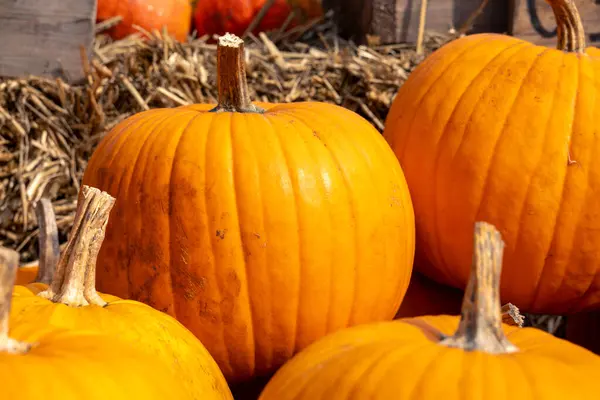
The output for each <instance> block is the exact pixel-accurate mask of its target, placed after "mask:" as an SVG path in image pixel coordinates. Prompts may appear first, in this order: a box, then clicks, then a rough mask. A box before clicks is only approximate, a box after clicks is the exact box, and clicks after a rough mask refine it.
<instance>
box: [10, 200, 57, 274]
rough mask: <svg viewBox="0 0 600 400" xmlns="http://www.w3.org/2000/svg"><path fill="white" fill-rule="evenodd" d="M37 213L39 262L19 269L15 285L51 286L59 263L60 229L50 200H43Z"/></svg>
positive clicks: (39, 203)
mask: <svg viewBox="0 0 600 400" xmlns="http://www.w3.org/2000/svg"><path fill="white" fill-rule="evenodd" d="M35 213H36V218H37V220H38V225H39V235H38V245H39V246H38V247H39V261H38V262H34V263H31V264H28V265H23V266H21V267H20V268H18V270H17V278H16V280H15V285H26V284H28V283H32V282H40V283H46V284H49V283H50V282H52V277H53V275H54V269H55V267H56V263H57V262H58V254H59V245H58V227H57V226H56V217H55V215H54V209H53V208H52V203H51V202H50V200H49V199H47V198H45V197H44V198H41V199H40V200H39V201H38V202H37V204H36V206H35Z"/></svg>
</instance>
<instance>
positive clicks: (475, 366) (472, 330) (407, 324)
mask: <svg viewBox="0 0 600 400" xmlns="http://www.w3.org/2000/svg"><path fill="white" fill-rule="evenodd" d="M503 247H504V243H503V242H502V239H501V236H500V233H499V232H498V231H497V230H496V229H495V228H494V227H493V226H492V225H490V224H487V223H484V222H479V223H477V224H476V226H475V244H474V250H473V251H474V257H473V264H472V273H471V279H470V281H469V284H468V285H467V289H466V292H465V296H464V301H463V306H462V315H461V317H455V316H445V315H441V316H426V317H418V318H408V319H402V320H396V321H391V322H382V323H379V324H367V325H362V326H358V327H352V328H348V329H344V330H341V331H338V332H336V333H333V334H331V335H329V336H327V337H325V338H323V339H321V340H319V341H317V342H315V343H313V344H312V345H311V346H309V347H307V348H306V349H305V350H304V351H302V352H301V353H299V354H298V355H296V356H295V357H294V358H292V359H291V360H290V361H289V362H288V363H287V364H286V365H284V366H283V367H282V368H281V369H280V370H279V371H278V372H277V373H276V374H275V376H274V377H273V379H272V380H271V381H270V382H269V383H268V384H267V386H266V388H265V390H264V391H263V392H262V394H261V396H260V400H291V399H294V400H350V399H398V400H412V399H414V400H439V399H445V400H464V399H486V400H500V399H509V398H510V399H544V400H561V399H581V400H593V399H597V398H598V377H599V376H600V357H598V356H596V355H595V354H593V353H591V352H589V351H588V350H586V349H584V348H581V347H578V346H576V345H574V344H572V343H569V342H567V341H566V340H562V339H558V338H556V337H554V336H552V335H551V334H549V333H547V332H543V331H541V330H538V329H535V328H518V327H514V326H508V325H506V324H503V323H502V317H501V307H500V296H499V279H500V273H501V266H502V251H503Z"/></svg>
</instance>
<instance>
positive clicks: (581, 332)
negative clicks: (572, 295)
mask: <svg viewBox="0 0 600 400" xmlns="http://www.w3.org/2000/svg"><path fill="white" fill-rule="evenodd" d="M566 328H567V329H566V335H565V339H567V340H568V341H570V342H573V343H575V344H577V345H579V346H582V347H585V348H586V349H588V350H590V351H592V352H594V353H595V354H598V355H600V311H591V312H587V313H578V314H573V315H569V317H568V318H567V326H566Z"/></svg>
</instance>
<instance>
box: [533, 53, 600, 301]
mask: <svg viewBox="0 0 600 400" xmlns="http://www.w3.org/2000/svg"><path fill="white" fill-rule="evenodd" d="M577 67H578V74H577V76H578V77H579V78H578V80H577V90H576V91H575V111H574V112H573V115H572V118H571V123H570V126H571V134H570V135H569V143H568V144H567V146H568V151H569V152H570V150H571V147H572V143H573V138H574V133H575V128H576V123H575V122H576V121H577V119H578V118H577V113H578V111H579V112H581V108H582V107H581V106H580V102H581V101H582V99H581V91H580V89H579V88H580V86H581V83H582V79H581V76H582V61H581V60H579V62H578V63H577ZM589 70H590V72H591V73H593V71H594V69H593V68H590V69H589ZM593 81H594V82H596V81H597V77H596V76H594V78H593ZM594 100H595V102H594V103H595V104H594V111H596V110H597V109H598V103H599V102H598V99H597V96H596V99H594ZM578 105H579V107H578ZM593 115H597V114H596V113H594V114H593ZM596 148H597V146H593V147H591V150H590V152H591V156H590V159H591V160H595V159H596V158H595V155H596ZM565 168H566V169H567V171H566V172H565V182H564V183H563V194H562V195H561V200H560V201H561V205H562V202H563V199H564V193H565V189H566V187H567V179H568V178H569V177H573V174H569V169H570V166H569V165H568V163H566V166H565ZM592 171H593V168H588V169H587V171H586V179H585V181H586V183H588V184H586V185H585V191H584V195H583V196H582V206H583V207H581V208H580V209H579V210H580V211H579V215H578V217H577V222H576V223H575V227H576V228H575V232H574V234H573V238H572V241H571V244H570V246H569V249H570V250H569V256H568V258H567V262H566V263H565V266H566V265H569V264H571V259H572V257H573V250H574V249H575V248H576V246H575V243H576V242H577V240H578V238H580V237H581V235H582V234H581V233H580V232H581V230H582V228H581V224H580V221H581V219H582V218H583V217H584V213H583V212H582V211H581V210H582V209H584V207H585V205H586V204H587V203H588V202H589V201H590V199H589V193H590V187H591V186H592V185H589V182H590V180H591V179H590V174H591V172H592ZM559 210H560V208H559ZM557 223H558V218H557ZM555 234H556V229H554V233H553V239H554V235H555ZM565 269H566V267H565ZM598 272H599V271H598V270H597V269H596V274H595V275H594V276H591V277H590V278H591V279H590V282H589V284H588V287H587V289H586V290H585V291H584V292H583V293H582V295H581V296H579V299H578V300H576V301H574V302H572V304H571V305H570V307H569V308H571V309H572V308H573V307H576V306H579V305H580V304H581V303H582V302H583V300H584V299H585V294H587V293H588V292H589V291H590V289H591V288H592V287H593V286H594V283H595V280H596V276H597V275H598ZM543 277H544V276H543V275H542V277H541V278H540V280H541V279H542V278H543ZM565 278H566V274H565V273H563V274H561V276H560V284H559V285H558V286H557V287H556V290H555V292H554V293H553V294H556V293H558V292H560V290H561V289H562V288H563V286H564V283H565ZM540 292H541V285H538V287H537V288H536V291H535V297H534V302H533V304H535V303H537V301H538V299H539V296H540Z"/></svg>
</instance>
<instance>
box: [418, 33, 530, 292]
mask: <svg viewBox="0 0 600 400" xmlns="http://www.w3.org/2000/svg"><path fill="white" fill-rule="evenodd" d="M520 46H523V47H522V48H520V49H519V47H520ZM515 48H517V50H516V51H515V52H514V53H512V54H511V55H509V56H508V57H507V58H506V59H505V60H503V62H502V63H501V64H500V65H498V67H497V69H496V71H495V72H494V73H493V74H492V75H491V76H490V78H489V82H488V83H487V87H488V88H489V87H490V86H491V85H492V84H493V83H494V80H495V79H496V78H497V77H498V74H499V73H501V72H502V69H503V68H504V67H505V66H506V65H507V64H508V63H509V62H510V61H511V60H512V59H513V58H514V57H516V56H517V55H519V54H520V53H521V52H523V51H525V50H529V49H530V48H531V46H530V45H529V46H527V43H526V42H521V41H516V42H515V43H514V44H511V45H510V46H507V47H505V48H503V49H501V50H500V51H499V52H498V53H497V54H495V55H494V56H493V57H492V58H490V59H489V60H488V61H487V63H486V64H485V65H483V66H481V69H480V70H479V71H478V72H477V73H476V74H475V75H474V76H473V78H472V79H470V81H469V82H468V84H466V85H465V90H464V91H463V93H461V95H460V96H459V97H458V99H457V101H456V103H455V104H454V106H453V109H452V111H451V112H450V114H449V116H448V119H447V120H446V122H445V123H444V124H443V126H442V127H441V133H440V137H439V139H438V141H437V146H436V147H437V152H436V157H435V159H434V161H433V167H432V170H431V173H432V174H433V176H432V177H430V179H431V181H432V182H433V185H432V189H431V203H432V204H430V205H431V206H432V208H431V209H432V210H433V212H432V214H431V215H432V220H433V224H434V225H435V226H436V229H439V224H440V217H439V208H440V206H439V186H440V182H439V177H438V176H439V174H438V170H439V169H440V168H441V167H440V165H439V163H440V159H441V155H442V152H443V150H444V149H443V147H442V146H439V144H440V143H441V142H442V141H443V140H444V137H447V133H448V127H450V126H451V122H453V120H454V118H455V116H456V112H457V111H458V110H459V108H460V106H461V105H462V102H463V100H464V98H465V96H466V95H467V93H468V92H469V88H471V87H472V85H473V83H474V82H476V81H477V80H478V79H479V78H481V76H482V75H483V74H484V73H485V72H487V71H488V70H489V67H490V65H491V64H492V63H493V62H494V61H496V60H498V59H501V57H502V56H503V55H506V53H507V52H509V51H511V50H513V51H514V49H515ZM458 61H460V59H459V60H458ZM450 67H451V66H449V67H448V68H450ZM486 92H487V90H482V92H481V95H480V96H479V98H478V100H477V102H475V104H473V106H472V110H471V112H470V114H469V117H468V118H467V122H466V124H465V126H464V129H463V131H462V135H461V137H460V141H459V145H458V147H457V149H456V153H455V155H456V154H458V153H459V152H460V149H461V146H462V144H463V141H464V137H465V135H466V134H467V129H468V126H470V123H471V121H472V119H473V116H474V115H475V113H476V111H477V105H478V104H479V103H480V102H481V99H482V98H483V96H484V95H485V93H486ZM438 107H439V104H438ZM432 125H433V123H432ZM499 135H501V133H500V134H499ZM492 154H493V152H492ZM452 159H454V157H452ZM484 182H485V181H484ZM434 240H435V242H436V243H435V245H434V246H433V249H440V243H441V242H442V238H441V237H440V234H439V233H435V234H434ZM431 248H432V246H431V245H430V246H429V248H428V249H427V251H428V252H430V251H432V250H431ZM432 252H433V253H438V254H435V255H433V259H434V260H435V259H437V260H439V262H440V263H441V265H447V263H446V260H445V259H444V254H443V252H442V251H436V250H433V251H432ZM444 275H445V277H446V279H447V281H448V282H452V283H453V285H455V286H459V285H456V282H455V279H454V278H453V277H452V276H451V275H449V274H447V273H444Z"/></svg>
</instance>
